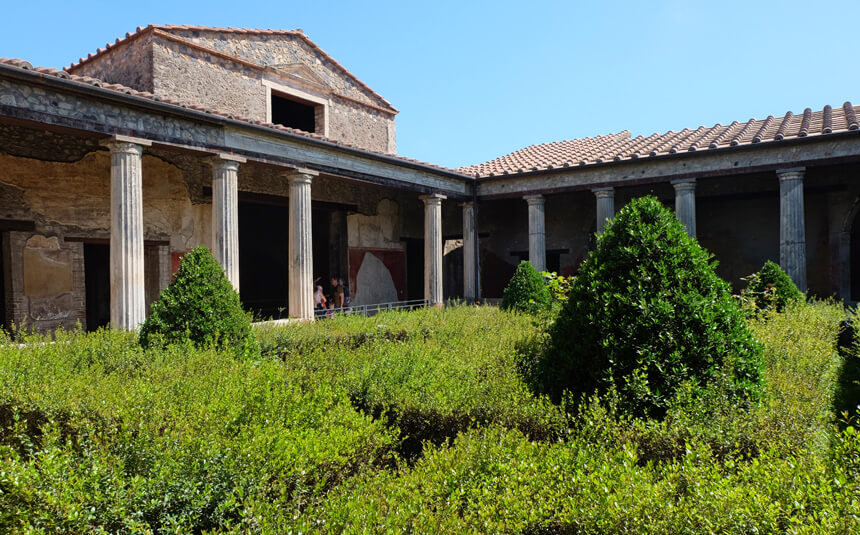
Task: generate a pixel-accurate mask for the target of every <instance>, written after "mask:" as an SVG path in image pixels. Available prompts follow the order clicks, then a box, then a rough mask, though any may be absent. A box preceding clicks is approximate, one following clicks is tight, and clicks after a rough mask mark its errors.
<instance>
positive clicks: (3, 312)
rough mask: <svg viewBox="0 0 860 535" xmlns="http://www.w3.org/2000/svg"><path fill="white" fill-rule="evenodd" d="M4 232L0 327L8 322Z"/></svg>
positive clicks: (0, 259)
mask: <svg viewBox="0 0 860 535" xmlns="http://www.w3.org/2000/svg"><path fill="white" fill-rule="evenodd" d="M4 256H5V253H4V252H3V233H2V232H0V328H5V327H6V325H7V323H6V266H5V264H4V262H3V257H4Z"/></svg>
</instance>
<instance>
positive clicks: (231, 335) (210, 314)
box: [140, 246, 259, 356]
mask: <svg viewBox="0 0 860 535" xmlns="http://www.w3.org/2000/svg"><path fill="white" fill-rule="evenodd" d="M186 340H188V341H191V342H192V343H193V344H194V345H195V346H197V347H207V346H210V345H212V346H215V347H219V348H230V349H232V350H233V351H235V352H236V353H237V354H239V355H245V356H249V355H254V354H256V353H258V351H259V348H258V345H257V341H256V338H255V337H254V336H253V334H252V332H251V315H250V314H249V313H247V312H245V311H244V310H242V303H241V302H240V301H239V294H238V293H236V290H235V289H234V288H233V286H232V285H231V284H230V281H229V280H227V276H226V275H225V274H224V270H223V269H221V266H219V265H218V262H217V261H216V260H215V258H214V257H213V256H212V253H210V252H209V250H208V249H207V248H205V247H203V246H200V247H197V248H196V249H194V250H193V251H191V252H189V253H187V254H186V255H185V256H183V257H182V263H181V264H180V266H179V271H178V272H177V273H176V277H175V279H174V280H173V282H172V283H171V284H170V285H169V286H168V287H167V288H165V289H164V291H163V292H161V295H160V296H159V298H158V301H156V302H155V303H153V305H152V311H151V312H150V314H149V316H148V317H147V318H146V321H144V323H143V325H142V326H141V328H140V341H141V344H142V345H143V346H144V347H150V346H153V345H159V344H163V343H167V344H171V343H181V342H184V341H186Z"/></svg>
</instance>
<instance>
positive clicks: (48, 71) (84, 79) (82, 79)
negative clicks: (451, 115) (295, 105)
mask: <svg viewBox="0 0 860 535" xmlns="http://www.w3.org/2000/svg"><path fill="white" fill-rule="evenodd" d="M0 65H8V66H11V67H17V68H19V69H24V70H28V71H34V72H38V73H39V74H42V75H46V76H53V77H56V78H61V79H65V80H69V81H71V82H75V83H81V84H87V85H91V86H94V87H99V88H102V89H106V90H109V91H114V92H117V93H121V94H125V95H132V96H135V97H141V98H145V99H149V100H152V101H156V102H161V103H163V104H168V105H171V106H177V107H181V108H187V109H190V110H195V111H200V112H204V113H210V114H212V115H217V116H219V117H223V118H225V119H230V120H234V121H239V122H243V123H248V124H254V125H258V126H263V127H266V128H271V129H273V130H279V131H282V132H289V133H291V134H294V135H298V136H302V137H306V138H311V139H317V140H320V141H325V142H327V143H331V144H333V145H337V146H341V147H347V148H353V149H357V150H361V151H363V152H367V153H371V154H377V155H380V156H385V157H388V158H392V159H395V160H401V161H404V162H409V163H413V164H418V165H422V166H425V167H432V168H434V169H438V170H440V171H444V172H447V173H458V174H463V173H461V172H460V171H457V170H456V169H449V168H447V167H443V166H441V165H435V164H432V163H428V162H422V161H420V160H415V159H413V158H406V157H404V156H398V155H395V154H386V153H383V152H378V151H373V150H369V149H364V148H360V147H356V146H354V145H352V144H350V143H345V142H342V141H335V140H332V139H329V138H327V137H325V136H323V135H321V134H317V133H314V132H305V131H304V130H297V129H295V128H290V127H287V126H283V125H279V124H272V123H265V122H264V121H259V120H253V119H249V118H247V117H235V116H233V115H232V114H229V113H226V112H223V111H219V110H214V109H209V108H202V107H200V106H196V105H193V104H189V103H187V102H183V101H180V100H174V99H169V98H164V99H162V98H159V97H158V96H156V95H153V94H152V93H150V92H148V91H138V90H136V89H132V88H131V87H126V86H124V85H120V84H106V83H104V82H103V81H102V80H98V79H96V78H92V77H90V76H78V75H76V74H72V73H70V72H68V71H66V70H59V69H54V68H51V67H33V65H32V64H30V62H28V61H24V60H22V59H17V58H5V57H0Z"/></svg>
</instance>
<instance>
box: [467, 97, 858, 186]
mask: <svg viewBox="0 0 860 535" xmlns="http://www.w3.org/2000/svg"><path fill="white" fill-rule="evenodd" d="M850 130H860V124H858V119H857V107H855V106H853V105H852V104H851V103H850V102H846V103H845V104H843V105H842V106H841V107H840V108H836V109H833V108H832V107H830V106H825V107H824V109H822V110H821V111H812V109H811V108H806V109H805V110H804V111H803V113H802V114H801V115H795V114H794V113H792V112H790V111H789V112H787V113H786V114H785V115H784V116H783V117H782V118H780V119H776V118H775V117H774V116H772V115H769V116H767V117H766V118H765V119H749V120H747V121H744V122H738V121H733V122H732V123H731V124H729V125H728V126H722V125H720V124H716V125H714V126H712V127H710V128H709V127H705V126H700V127H698V128H696V129H689V128H685V129H683V130H681V131H679V132H675V131H672V130H670V131H669V132H666V133H663V134H659V133H655V134H651V135H650V136H647V137H645V136H636V137H631V136H630V132H628V131H627V130H625V131H623V132H619V133H617V134H608V135H605V136H597V137H590V138H585V139H572V140H566V141H556V142H553V143H543V144H540V145H532V146H530V147H526V148H524V149H521V150H518V151H515V152H512V153H510V154H507V155H505V156H502V157H500V158H496V159H495V160H490V161H489V162H485V163H482V164H479V165H470V166H465V167H461V168H459V169H458V171H460V172H462V173H464V174H468V175H471V176H475V177H478V178H483V177H493V176H503V175H510V174H517V173H522V172H527V171H543V170H548V169H558V168H563V167H571V166H584V165H595V164H601V163H612V162H621V161H625V160H635V159H639V158H648V157H658V156H666V155H671V154H678V153H684V152H695V151H701V150H703V149H706V148H707V149H727V148H732V147H738V146H744V145H750V144H754V143H775V142H779V141H781V140H784V139H798V138H805V137H817V136H822V135H830V134H835V133H840V132H846V131H850Z"/></svg>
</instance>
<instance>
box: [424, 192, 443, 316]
mask: <svg viewBox="0 0 860 535" xmlns="http://www.w3.org/2000/svg"><path fill="white" fill-rule="evenodd" d="M445 198H446V197H445V196H444V195H439V194H432V195H422V196H421V197H420V199H421V200H422V201H424V299H426V300H427V304H428V305H429V306H435V307H441V306H442V200H443V199H445Z"/></svg>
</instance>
